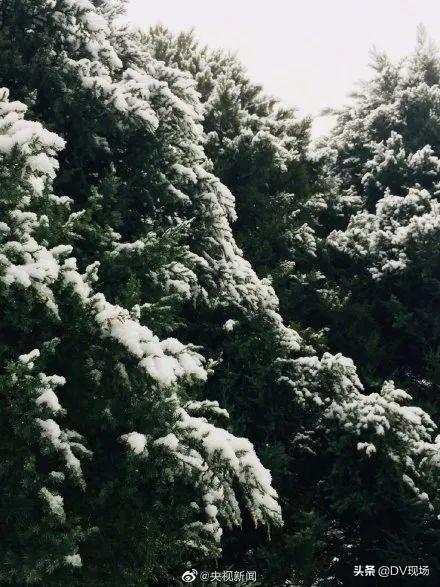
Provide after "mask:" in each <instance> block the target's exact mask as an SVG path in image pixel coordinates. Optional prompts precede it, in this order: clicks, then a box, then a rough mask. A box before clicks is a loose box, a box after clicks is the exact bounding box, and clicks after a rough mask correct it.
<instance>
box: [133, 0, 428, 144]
mask: <svg viewBox="0 0 440 587" xmlns="http://www.w3.org/2000/svg"><path fill="white" fill-rule="evenodd" d="M128 18H129V20H130V21H132V22H134V23H135V24H137V25H138V26H141V27H148V26H150V25H154V24H157V23H159V22H160V23H162V24H164V25H166V26H168V27H169V28H170V29H171V30H173V31H176V32H178V31H181V30H188V29H190V28H192V27H194V28H195V31H196V34H197V37H198V38H199V39H200V41H201V42H202V43H203V44H209V45H210V46H211V47H215V48H217V47H222V48H224V49H227V50H231V51H234V52H236V53H237V55H238V56H239V58H240V59H241V61H242V62H243V63H244V64H245V66H246V67H247V69H248V71H249V73H250V75H251V77H252V79H253V80H254V81H256V82H258V83H261V84H262V85H263V86H264V88H265V90H266V92H268V93H270V94H273V95H275V96H277V97H279V98H280V99H281V101H282V102H283V103H284V104H286V105H289V106H297V107H298V108H299V109H300V111H301V112H303V113H305V114H312V115H317V114H318V113H319V112H320V111H321V110H322V109H323V108H325V107H328V106H330V107H337V106H340V105H341V104H343V103H344V101H345V100H346V95H347V94H348V93H349V92H350V91H351V90H352V89H353V85H354V83H355V82H356V81H357V80H359V79H360V78H362V77H365V76H368V75H369V71H368V61H369V50H370V49H371V47H372V46H373V45H375V46H376V47H377V48H378V49H381V50H386V51H387V52H388V53H389V54H390V55H392V56H395V57H398V56H401V55H403V54H405V53H407V52H409V51H411V49H412V48H413V46H414V43H415V38H416V29H417V25H418V24H419V23H423V24H425V26H426V28H427V30H428V33H429V35H430V36H432V37H433V38H434V39H435V40H439V39H440V1H439V0H130V1H129V4H128ZM327 127H328V120H326V119H321V120H318V121H317V123H316V124H315V133H317V134H319V133H320V132H322V131H324V130H325V129H326V128H327Z"/></svg>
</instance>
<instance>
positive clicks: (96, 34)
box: [0, 0, 440, 586]
mask: <svg viewBox="0 0 440 587" xmlns="http://www.w3.org/2000/svg"><path fill="white" fill-rule="evenodd" d="M123 8H124V2H123V1H118V0H94V1H91V0H39V1H38V2H35V1H34V0H14V1H12V0H0V88H3V89H1V91H0V174H1V182H0V216H1V217H0V298H1V304H0V360H1V364H0V379H1V383H2V386H1V388H2V392H1V409H0V419H1V424H2V426H1V433H0V451H1V455H2V456H1V462H0V504H1V505H0V520H1V525H0V535H1V546H0V583H1V584H5V585H26V584H37V585H38V584H40V585H61V584H67V585H90V586H98V585H103V586H105V585H127V586H128V585H130V586H131V585H133V586H134V585H155V584H156V585H174V584H179V581H180V577H181V575H182V573H183V572H184V571H185V570H186V569H187V568H196V569H197V568H199V569H202V568H203V569H206V568H211V569H214V568H220V569H222V570H226V569H228V568H231V569H237V568H238V569H243V568H247V569H250V570H255V571H257V576H258V580H259V582H260V584H261V585H274V586H280V585H298V586H300V585H304V586H311V585H345V584H350V581H351V580H352V577H353V565H354V564H374V563H377V564H379V563H383V564H393V563H396V564H407V563H410V562H414V563H415V564H430V565H431V573H432V576H431V579H432V584H433V585H435V584H436V579H435V571H436V570H437V571H438V567H439V560H438V556H437V554H436V551H437V542H438V539H437V533H438V521H437V515H438V513H439V504H438V487H439V480H438V467H439V464H440V444H439V441H437V439H436V436H435V428H436V421H437V418H438V414H439V409H438V407H437V402H436V398H435V393H436V386H437V387H438V384H439V375H438V364H437V363H438V361H437V357H438V355H439V354H440V350H439V349H440V346H439V338H438V331H439V326H438V324H437V322H436V321H435V320H436V318H435V308H436V304H437V302H438V297H439V288H438V278H439V273H438V267H439V261H438V246H437V245H438V242H439V239H438V219H439V210H438V201H437V199H436V195H437V193H438V192H437V190H438V185H437V182H438V180H437V177H438V174H439V164H438V159H437V155H436V153H437V150H438V148H439V144H438V143H439V141H440V139H439V138H438V137H439V136H440V134H439V133H438V131H437V130H436V129H437V126H438V124H439V123H438V121H439V120H440V118H439V116H438V112H437V110H438V109H439V108H440V102H439V98H438V95H437V94H439V96H440V93H439V77H440V73H438V72H440V65H439V63H440V61H439V59H438V57H437V55H436V53H435V51H434V49H433V48H432V47H430V46H429V43H427V41H426V39H424V38H422V37H423V35H422V36H421V38H420V41H419V45H418V48H417V51H416V53H415V56H413V57H412V58H411V59H409V60H408V61H407V62H406V64H405V65H402V64H399V65H397V66H394V65H393V64H391V63H390V62H389V61H388V60H387V59H386V58H385V57H383V56H378V57H377V60H376V71H377V74H376V77H375V78H374V79H373V81H372V82H370V83H369V84H367V85H366V86H365V87H364V88H363V89H362V92H360V94H359V97H358V98H357V99H356V101H355V103H354V105H353V106H350V107H349V108H347V109H346V110H344V111H343V112H341V113H340V114H339V119H338V120H339V122H338V125H337V127H336V129H335V131H334V133H333V135H332V137H330V139H329V140H328V141H327V143H326V146H325V148H324V147H323V148H321V149H318V150H315V151H313V150H312V149H311V146H310V136H309V121H308V120H301V119H300V118H299V117H298V116H297V115H296V114H295V112H294V111H292V110H287V109H284V108H281V107H280V106H279V105H278V104H277V102H276V101H275V100H274V99H272V98H270V97H268V96H266V95H265V94H264V93H263V91H262V89H261V88H260V87H259V86H256V85H255V84H253V83H252V82H251V81H250V80H249V79H248V77H247V74H246V72H245V71H244V69H243V68H242V66H241V65H240V63H239V62H238V61H237V60H236V58H235V57H233V56H230V55H227V54H224V53H222V52H221V51H210V50H209V49H207V48H200V47H199V46H198V45H197V43H196V42H195V40H194V38H193V36H192V35H191V34H182V35H180V36H178V37H174V36H173V35H171V34H170V33H169V32H168V31H167V30H166V29H164V28H162V27H158V28H155V29H152V30H151V31H149V32H145V31H144V32H141V31H137V30H134V29H131V28H130V27H127V26H124V25H121V24H120V22H119V20H118V16H119V15H120V14H121V13H122V12H123ZM422 129H423V130H422ZM366 292H368V295H367V296H366V295H365V294H366ZM283 319H284V320H283ZM341 351H342V353H341ZM345 355H346V356H345ZM347 357H352V358H354V359H355V363H353V361H352V360H351V358H347ZM356 364H357V365H359V369H360V371H359V373H360V376H359V374H358V372H357V370H356V366H355V365H356ZM393 380H394V382H393ZM404 390H408V391H410V392H411V395H412V398H411V397H410V395H409V394H408V393H407V391H404ZM429 414H431V415H429ZM408 557H410V558H408ZM431 579H428V580H431ZM426 584H428V583H426Z"/></svg>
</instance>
